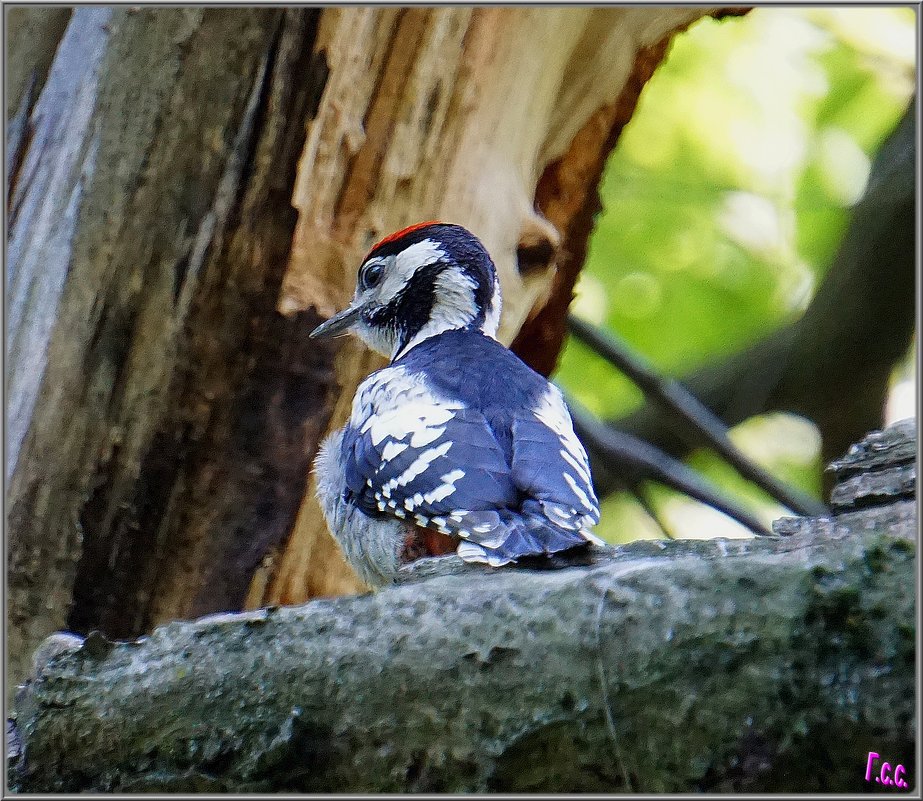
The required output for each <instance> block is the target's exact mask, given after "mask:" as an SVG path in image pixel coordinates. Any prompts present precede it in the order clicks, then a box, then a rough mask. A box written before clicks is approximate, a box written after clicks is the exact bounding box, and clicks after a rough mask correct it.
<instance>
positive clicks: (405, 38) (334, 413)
mask: <svg viewBox="0 0 923 801" xmlns="http://www.w3.org/2000/svg"><path fill="white" fill-rule="evenodd" d="M704 13H706V12H705V11H704V10H701V9H663V8H659V9H656V10H653V9H595V10H594V9H577V8H567V9H561V8H555V9H552V8H543V9H524V8H519V9H503V8H484V9H471V8H440V9H422V8H415V9H404V10H402V9H384V8H382V9H359V8H348V9H347V8H343V9H329V10H327V11H325V12H324V15H323V18H322V22H321V27H320V32H319V34H318V42H317V45H316V48H317V50H318V52H323V53H324V55H325V58H326V60H327V64H328V66H329V70H330V74H329V80H328V83H327V89H326V92H325V94H324V97H323V99H322V101H321V104H320V106H319V109H318V113H317V115H316V117H315V118H314V119H313V120H312V121H311V122H310V123H309V125H308V133H307V141H306V144H305V150H304V153H303V155H302V159H301V163H300V165H299V175H298V181H297V184H296V188H295V195H294V203H295V205H296V207H297V208H298V210H299V215H300V216H299V222H298V228H297V231H296V236H295V242H294V246H293V252H292V258H291V261H290V265H289V270H288V272H287V274H286V278H285V284H284V286H283V291H282V294H281V298H280V309H281V310H282V311H283V312H284V313H292V312H294V311H296V310H299V309H306V308H310V307H314V308H316V309H318V310H319V311H320V312H321V314H323V315H324V316H329V315H331V314H333V313H334V311H336V310H338V309H341V308H343V306H344V305H345V304H346V303H347V302H348V300H349V297H350V295H351V293H352V287H353V282H354V280H355V270H356V268H357V266H358V264H359V262H360V260H361V258H362V255H363V254H364V252H365V251H366V249H367V248H368V247H369V246H370V245H371V244H372V243H373V242H374V241H376V240H377V239H379V238H380V237H381V236H382V235H384V234H386V233H388V232H389V231H392V230H396V229H398V228H401V227H403V226H405V225H407V224H410V223H412V222H416V221H418V220H421V219H443V220H446V221H449V222H456V223H459V224H462V225H464V226H466V227H468V228H469V229H471V230H472V231H474V232H475V233H476V234H477V235H478V236H479V237H480V238H481V239H482V240H483V241H484V243H485V245H486V246H487V248H488V250H489V251H490V253H491V254H492V256H493V257H494V260H495V262H496V264H497V267H498V271H499V274H500V278H501V284H502V288H503V293H504V315H503V319H502V321H501V329H500V337H501V340H503V341H504V342H507V343H509V342H512V341H513V339H514V337H515V336H516V333H517V331H519V330H520V327H521V326H522V325H523V323H524V322H526V321H527V320H528V321H529V322H527V323H526V328H525V329H524V330H523V331H524V332H523V334H522V335H521V336H520V337H519V339H517V340H516V343H515V345H514V348H515V349H516V350H517V352H519V353H520V355H521V356H523V357H524V358H525V359H526V361H527V362H529V363H531V364H532V365H533V366H534V367H536V368H537V369H540V370H543V371H545V372H546V373H547V372H549V371H550V368H551V366H553V364H554V361H555V360H556V358H557V353H558V351H559V349H560V344H561V340H562V337H563V325H564V315H565V312H566V308H567V305H568V303H569V300H570V294H571V291H572V287H573V283H574V281H575V280H576V276H577V273H578V271H579V267H580V264H581V263H582V260H583V258H582V256H583V253H584V252H585V248H586V240H587V237H588V236H589V232H590V229H591V226H592V215H593V212H594V210H595V208H596V204H597V203H598V201H597V196H596V186H597V184H598V182H599V177H600V175H601V172H602V168H603V165H604V162H605V159H606V157H607V155H608V153H609V152H610V150H611V148H612V147H613V146H614V144H615V141H616V140H617V137H618V133H619V132H620V131H621V129H622V127H624V125H625V124H626V123H627V121H628V120H629V119H630V117H631V114H632V112H633V110H634V107H635V105H636V103H637V98H638V94H639V93H640V90H641V88H642V87H643V85H644V83H645V82H646V80H647V79H648V78H649V77H650V75H651V73H652V72H653V70H654V68H655V67H656V65H657V64H658V63H659V62H660V60H661V59H662V58H663V56H664V53H665V52H666V49H667V46H668V43H669V41H670V37H671V36H672V35H673V33H675V32H676V31H678V30H682V29H684V28H685V27H687V26H688V25H689V24H690V23H691V22H693V21H694V20H696V19H698V18H699V17H701V16H702V15H703V14H704ZM546 304H547V305H546ZM341 342H342V341H341ZM383 364H384V362H383V360H381V359H379V358H378V357H376V356H373V355H369V354H368V353H367V352H364V351H363V349H362V348H360V347H358V346H356V345H355V344H354V343H348V342H347V343H344V344H342V345H341V347H340V351H339V354H338V356H337V358H336V359H335V360H334V371H335V376H336V381H335V383H336V387H337V388H336V389H335V390H334V391H333V395H332V396H331V399H330V405H329V407H328V408H329V412H330V414H329V420H328V424H327V430H328V431H329V430H332V429H333V428H335V427H338V426H340V425H342V424H343V422H344V421H345V419H346V417H347V416H348V413H349V403H350V401H351V399H352V396H353V394H354V393H355V390H356V387H357V386H358V384H359V382H360V381H361V380H362V379H363V378H364V377H365V376H366V375H367V374H368V373H369V372H370V371H371V370H372V369H376V368H378V367H380V366H382V365H383ZM359 586H360V584H359V582H358V580H357V579H356V577H355V576H354V575H353V574H352V572H351V571H350V570H349V568H348V567H347V566H346V564H345V563H344V562H343V561H342V559H341V558H340V556H339V552H338V549H337V547H336V545H335V544H334V542H333V540H332V538H331V537H330V536H329V534H328V532H327V530H326V525H325V523H324V521H323V516H322V515H321V512H320V509H319V507H318V505H317V503H316V501H315V499H314V497H313V492H312V491H311V490H309V491H308V493H307V494H306V496H305V499H304V502H303V504H302V506H301V508H300V510H299V512H298V516H297V519H296V521H295V523H294V526H293V529H292V532H291V535H290V537H289V538H288V539H287V540H286V542H285V543H284V545H283V546H282V547H281V548H280V549H278V550H275V551H273V552H272V553H270V554H268V555H267V557H266V558H265V559H264V561H263V564H262V566H261V568H260V569H259V570H258V571H257V575H256V576H255V579H254V581H253V582H252V583H251V587H250V592H249V594H248V598H247V605H248V608H252V607H256V606H260V605H263V604H266V603H297V602H299V601H302V600H305V599H306V598H310V597H314V596H316V595H325V594H335V593H340V592H348V591H352V590H355V589H358V588H359Z"/></svg>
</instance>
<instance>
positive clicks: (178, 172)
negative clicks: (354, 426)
mask: <svg viewBox="0 0 923 801" xmlns="http://www.w3.org/2000/svg"><path fill="white" fill-rule="evenodd" d="M318 15H319V12H318V11H310V10H299V11H291V12H281V11H278V10H268V9H262V10H245V9H237V10H234V11H227V10H216V9H194V10H183V9H131V8H127V7H121V8H118V9H116V10H106V9H85V8H81V9H77V10H76V11H75V12H74V14H73V16H72V17H71V21H70V24H69V27H68V30H67V32H66V34H65V36H64V39H63V41H62V43H61V45H60V47H59V49H58V53H57V56H56V60H55V63H54V65H53V66H52V68H51V72H50V74H49V79H48V81H47V82H46V84H45V87H44V90H43V92H42V95H41V97H40V99H39V101H38V103H37V106H36V109H35V112H34V113H33V118H32V125H33V128H34V133H33V136H32V139H31V143H30V148H29V150H28V152H27V154H26V160H25V163H24V167H23V176H22V177H21V179H20V181H19V183H18V185H17V187H16V194H15V196H14V198H13V205H12V212H11V213H12V226H11V238H10V257H11V258H10V270H11V273H12V277H11V282H10V295H11V297H10V316H9V318H8V326H9V334H10V337H9V345H8V347H9V350H8V356H9V362H8V364H9V373H8V381H9V383H8V388H9V397H10V411H9V412H8V414H9V417H8V419H9V420H10V422H11V430H10V440H11V445H10V450H9V459H10V461H9V462H8V465H7V470H8V472H10V473H11V474H12V475H11V479H10V482H9V484H8V504H9V505H8V509H9V530H10V539H9V560H10V561H9V576H10V594H9V607H8V608H9V619H10V624H11V625H10V628H9V654H10V668H11V674H12V675H13V676H16V675H22V672H23V670H24V669H25V668H26V665H27V661H28V653H29V651H30V650H31V649H32V648H34V647H35V645H36V644H37V643H38V642H40V640H41V638H42V637H44V636H46V635H47V634H48V632H49V631H52V630H54V629H60V628H63V627H65V626H67V627H70V628H72V629H75V630H77V631H87V630H88V629H90V628H100V629H102V630H105V631H107V632H108V633H109V634H111V635H113V636H128V635H134V634H137V633H139V632H141V631H144V630H145V629H146V628H148V627H149V626H150V625H151V624H152V623H153V622H156V621H162V620H166V619H171V618H173V617H176V616H181V615H194V614H201V613H203V612H205V611H212V610H214V609H228V608H240V606H241V604H242V603H243V599H244V595H245V592H246V589H247V586H248V583H249V580H250V578H251V576H252V574H253V571H254V570H255V568H256V566H257V565H258V564H259V562H260V559H261V557H262V555H263V553H264V552H265V551H266V550H267V549H268V548H269V546H270V545H272V544H275V543H277V542H278V541H279V540H280V539H281V538H282V537H283V536H284V535H285V534H286V533H287V530H288V527H289V526H290V524H291V519H292V517H293V516H294V513H295V510H296V509H297V505H298V503H299V502H300V498H301V494H302V492H303V491H304V487H305V485H306V476H307V471H308V468H309V463H310V458H311V455H312V453H313V448H314V446H315V444H316V440H317V436H318V427H319V426H321V425H322V424H323V421H320V422H313V421H315V419H316V416H317V414H318V413H319V410H320V412H322V410H323V408H324V407H325V405H326V403H327V400H326V398H327V391H328V387H329V386H330V376H329V370H328V364H327V361H328V359H329V352H327V351H325V350H324V349H323V348H318V347H317V346H312V347H308V346H307V344H306V342H305V334H306V332H307V331H309V330H310V328H311V327H312V326H313V325H314V324H316V322H318V321H319V318H318V317H317V316H316V315H315V314H313V313H310V312H308V313H305V314H304V315H296V316H292V317H288V318H286V317H283V316H282V315H281V314H279V313H278V312H277V311H276V308H275V307H276V301H277V299H278V294H279V287H280V286H281V282H282V274H283V271H284V268H285V265H286V262H287V258H288V252H289V248H290V244H291V240H292V235H293V231H294V225H295V217H296V213H295V211H294V209H293V208H292V207H291V202H290V199H291V191H292V186H293V185H294V181H295V172H296V166H297V160H298V158H299V156H300V153H301V149H302V146H303V143H304V125H305V121H306V119H307V118H308V117H309V116H310V114H311V113H312V110H313V107H314V106H316V101H317V95H318V94H319V92H320V90H321V89H322V88H323V83H324V78H325V74H324V71H323V64H322V62H320V63H319V62H318V61H317V60H316V57H315V56H314V55H313V50H312V43H313V38H314V34H315V29H316V24H317V18H318ZM64 131H66V135H63V132H64ZM17 437H18V441H17ZM20 443H21V446H20Z"/></svg>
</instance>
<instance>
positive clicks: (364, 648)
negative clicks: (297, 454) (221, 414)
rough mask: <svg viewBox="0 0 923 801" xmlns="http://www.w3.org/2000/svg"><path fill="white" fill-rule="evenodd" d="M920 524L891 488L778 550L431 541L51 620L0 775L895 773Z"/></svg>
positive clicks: (464, 779)
mask: <svg viewBox="0 0 923 801" xmlns="http://www.w3.org/2000/svg"><path fill="white" fill-rule="evenodd" d="M915 531H916V519H915V504H914V502H913V501H901V502H898V503H893V504H890V505H885V506H878V507H874V508H871V509H866V510H863V511H861V512H850V513H846V514H842V515H839V516H837V517H835V518H833V519H832V520H825V519H813V520H810V519H809V520H803V521H802V525H801V526H800V530H799V532H798V533H797V534H796V535H794V536H791V537H787V538H781V539H777V540H766V539H759V540H732V541H721V540H713V541H697V542H692V541H685V542H682V541H676V542H638V543H634V544H632V545H629V546H625V547H622V548H619V549H615V550H613V551H610V552H608V553H605V554H602V555H600V556H599V557H598V559H597V561H596V564H594V565H593V566H591V567H588V568H585V567H581V568H570V569H565V570H560V571H530V570H515V569H507V570H499V571H492V572H491V571H488V570H486V569H484V568H478V567H474V566H471V565H464V564H463V563H461V562H459V560H458V559H457V558H455V557H445V558H442V559H438V560H426V561H424V562H421V563H417V565H418V569H417V570H416V571H415V572H412V573H411V574H410V575H409V576H408V581H407V583H405V584H404V585H402V586H398V587H396V588H394V589H390V590H386V591H382V592H380V593H377V594H375V595H365V596H362V597H358V598H350V599H340V600H336V601H315V602H312V603H310V604H308V605H306V606H304V607H301V608H287V609H269V610H260V611H258V612H251V613H245V614H241V615H220V616H214V617H212V618H206V619H203V620H200V621H197V622H194V623H172V624H170V625H168V626H165V627H163V628H160V629H158V630H157V631H155V632H154V633H153V634H152V635H151V636H150V637H148V638H146V639H144V640H142V641H140V642H131V643H120V644H114V643H110V642H108V641H106V640H105V639H104V638H102V637H99V636H95V637H90V638H88V639H87V640H83V641H81V640H80V639H79V638H73V637H66V636H59V637H57V638H53V639H51V640H49V641H48V642H47V643H46V644H45V646H44V647H43V651H42V653H41V654H40V655H37V659H36V667H35V674H34V677H33V679H32V682H31V684H30V685H29V686H28V687H26V688H25V689H24V690H23V691H22V692H21V694H20V697H19V700H18V703H17V711H16V719H15V727H16V731H15V732H14V735H15V736H14V738H13V742H14V744H15V745H16V751H15V752H14V753H13V755H12V760H11V762H10V781H11V785H12V787H13V788H14V789H15V790H18V791H21V792H45V793H47V792H56V791H69V792H86V791H100V792H110V791H115V792H120V791H121V792H192V791H211V792H487V791H505V792H606V793H610V792H620V791H632V792H646V793H662V792H689V791H706V792H719V791H723V792H728V791H734V792H821V791H823V792H833V791H835V792H841V793H844V792H868V791H869V787H868V786H867V785H865V784H864V782H863V778H864V775H863V765H864V758H865V755H866V753H867V751H868V750H869V748H870V747H874V748H875V750H877V751H879V752H880V753H882V754H887V755H888V757H889V758H890V759H892V760H893V761H894V762H901V763H902V764H904V765H907V766H912V765H913V755H914V743H915V737H916V733H915V724H914V710H915V703H914V673H915V671H914V658H915V645H914V643H915V631H914V619H915V617H914V601H915V598H914V595H915V593H914V584H915V583H914V576H915V567H914V561H915V554H916V549H915V546H914V541H915ZM114 743H117V744H118V747H117V748H114V747H113V744H114ZM908 769H909V771H910V773H911V775H914V776H915V773H916V772H915V770H914V769H913V768H912V767H909V768H908Z"/></svg>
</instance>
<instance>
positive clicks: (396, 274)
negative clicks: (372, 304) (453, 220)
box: [378, 239, 445, 306]
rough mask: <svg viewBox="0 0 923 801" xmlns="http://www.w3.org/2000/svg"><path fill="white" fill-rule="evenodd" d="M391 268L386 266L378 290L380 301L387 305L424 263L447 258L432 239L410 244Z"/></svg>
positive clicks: (395, 257)
mask: <svg viewBox="0 0 923 801" xmlns="http://www.w3.org/2000/svg"><path fill="white" fill-rule="evenodd" d="M392 258H393V259H394V263H393V264H392V265H391V268H390V269H387V268H386V275H385V280H384V283H383V284H382V285H381V288H380V289H379V291H378V302H379V303H381V304H382V305H383V306H384V305H387V304H388V303H389V302H390V301H391V300H393V299H394V296H395V295H397V293H398V292H400V291H401V290H402V289H403V288H404V286H405V284H406V283H407V282H408V281H409V280H410V277H411V276H412V275H413V274H414V273H415V272H416V271H417V270H418V269H419V268H420V267H422V266H423V265H424V264H432V263H433V262H437V261H439V260H440V259H443V258H445V252H444V251H443V250H442V248H441V247H439V244H438V243H437V242H436V241H434V240H432V239H424V240H423V241H422V242H417V243H416V244H413V245H410V246H409V247H407V248H406V249H404V250H402V251H401V252H400V253H398V254H397V255H396V256H394V257H392Z"/></svg>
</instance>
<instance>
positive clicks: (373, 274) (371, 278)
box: [360, 261, 385, 289]
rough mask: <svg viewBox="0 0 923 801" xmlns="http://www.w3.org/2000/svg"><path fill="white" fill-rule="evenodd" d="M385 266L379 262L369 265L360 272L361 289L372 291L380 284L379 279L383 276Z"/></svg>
mask: <svg viewBox="0 0 923 801" xmlns="http://www.w3.org/2000/svg"><path fill="white" fill-rule="evenodd" d="M384 272H385V266H384V264H382V263H381V262H380V261H379V262H375V263H374V264H370V265H369V266H368V267H366V268H365V269H364V270H363V271H362V277H361V279H360V280H361V282H362V288H363V289H372V288H374V287H376V286H378V285H379V284H380V283H381V277H382V275H384Z"/></svg>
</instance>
